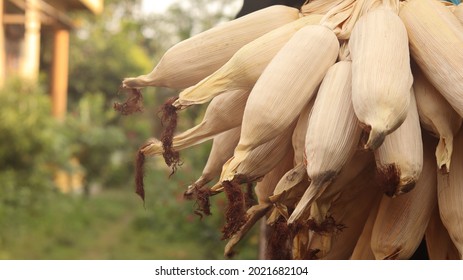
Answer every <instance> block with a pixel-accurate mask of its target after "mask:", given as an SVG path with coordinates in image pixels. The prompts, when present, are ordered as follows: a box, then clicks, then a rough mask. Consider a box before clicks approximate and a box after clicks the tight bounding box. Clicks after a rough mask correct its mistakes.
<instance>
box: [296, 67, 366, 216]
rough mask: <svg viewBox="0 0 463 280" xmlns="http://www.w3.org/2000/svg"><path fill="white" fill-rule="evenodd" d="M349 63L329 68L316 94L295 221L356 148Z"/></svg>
mask: <svg viewBox="0 0 463 280" xmlns="http://www.w3.org/2000/svg"><path fill="white" fill-rule="evenodd" d="M351 77H352V75H351V62H350V61H340V62H338V63H336V64H335V65H333V66H332V67H330V69H329V70H328V72H327V73H326V75H325V78H324V79H323V82H322V84H321V86H320V89H319V91H318V93H317V97H316V99H315V103H314V106H313V109H312V113H311V115H310V118H309V124H308V128H307V134H306V141H305V143H306V144H305V146H306V148H305V154H306V157H307V174H308V175H309V178H310V179H311V184H310V186H309V188H308V189H307V191H306V193H304V196H303V197H302V198H301V200H300V202H299V203H298V205H297V207H296V209H295V210H294V212H293V213H292V214H291V216H290V218H289V220H288V223H289V224H291V223H293V222H295V221H297V220H298V219H299V218H300V217H301V215H302V214H303V213H304V211H305V209H308V208H307V207H308V206H310V204H311V203H312V201H313V199H314V198H316V196H318V195H319V194H320V193H321V192H323V191H324V189H325V188H326V187H327V186H328V185H329V184H331V182H332V181H333V179H334V178H335V177H336V176H337V174H338V173H339V172H340V171H341V169H342V168H343V166H344V164H345V163H346V162H347V161H348V160H349V158H350V157H351V156H352V155H353V153H354V152H355V150H356V149H357V148H358V143H359V139H360V127H359V123H358V119H357V117H356V116H355V113H354V109H353V107H352V103H351V90H352V84H351V80H352V79H351Z"/></svg>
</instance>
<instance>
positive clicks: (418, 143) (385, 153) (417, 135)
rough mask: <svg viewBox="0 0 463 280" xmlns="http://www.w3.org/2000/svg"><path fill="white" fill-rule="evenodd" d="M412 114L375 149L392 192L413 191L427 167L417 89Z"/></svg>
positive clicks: (381, 176) (381, 175)
mask: <svg viewBox="0 0 463 280" xmlns="http://www.w3.org/2000/svg"><path fill="white" fill-rule="evenodd" d="M409 95H410V96H411V98H410V99H411V102H410V106H409V108H408V115H407V118H406V119H405V121H404V122H403V124H402V125H401V126H400V127H399V128H398V129H397V130H395V131H394V132H393V133H391V134H389V135H388V136H387V137H386V139H385V140H384V143H383V144H382V145H381V146H380V147H379V148H378V149H377V150H376V151H375V158H376V166H377V171H378V179H379V182H380V184H381V187H382V188H383V190H384V192H385V193H386V194H387V195H388V196H398V195H401V194H403V193H406V192H409V191H410V190H412V189H413V188H414V186H415V183H416V181H417V180H418V178H419V177H420V174H421V170H422V168H423V144H422V140H421V127H420V121H419V117H418V110H417V106H416V102H415V96H414V93H413V90H412V91H411V93H410V94H409Z"/></svg>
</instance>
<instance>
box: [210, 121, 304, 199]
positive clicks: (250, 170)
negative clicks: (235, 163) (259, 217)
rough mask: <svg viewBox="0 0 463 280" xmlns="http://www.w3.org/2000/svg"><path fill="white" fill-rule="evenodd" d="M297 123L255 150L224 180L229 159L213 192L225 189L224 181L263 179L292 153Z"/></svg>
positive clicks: (239, 181) (249, 181) (241, 181)
mask: <svg viewBox="0 0 463 280" xmlns="http://www.w3.org/2000/svg"><path fill="white" fill-rule="evenodd" d="M295 125H296V123H295V122H294V123H293V124H292V125H290V126H289V127H288V128H286V130H285V131H284V133H282V134H280V135H278V136H277V137H275V138H274V139H272V140H270V141H268V142H267V143H264V144H262V145H260V146H258V147H257V148H255V149H253V150H252V151H251V152H250V153H249V156H248V157H247V158H246V159H245V160H244V161H243V162H242V164H241V165H240V166H239V168H238V169H237V172H236V173H235V174H234V176H233V177H229V178H224V173H223V171H224V170H226V169H227V166H228V164H230V161H231V159H229V160H228V161H227V162H226V163H225V164H224V166H223V168H222V174H221V177H220V180H219V182H218V183H217V184H215V185H214V186H213V187H212V188H211V190H212V191H213V192H219V191H221V190H222V189H223V184H222V183H223V182H224V181H230V182H231V181H234V182H236V183H238V184H244V183H251V182H255V181H258V180H260V179H262V177H263V176H264V175H265V174H267V173H268V172H270V171H271V170H272V169H273V168H274V167H275V166H277V165H278V163H279V162H280V161H281V160H282V159H283V158H284V157H285V156H286V155H287V154H288V153H290V152H291V134H292V132H293V131H294V127H295ZM291 154H292V152H291Z"/></svg>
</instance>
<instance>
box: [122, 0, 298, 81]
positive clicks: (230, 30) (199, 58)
mask: <svg viewBox="0 0 463 280" xmlns="http://www.w3.org/2000/svg"><path fill="white" fill-rule="evenodd" d="M298 18H299V10H298V9H295V8H290V7H286V6H281V5H275V6H271V7H268V8H265V9H262V10H259V11H255V12H253V13H250V14H248V15H245V16H243V17H240V18H237V19H234V20H231V21H229V22H225V23H223V24H221V25H218V26H216V27H213V28H211V29H209V30H206V31H204V32H202V33H199V34H197V35H195V36H193V37H190V38H188V39H186V40H184V41H181V42H180V43H178V44H176V45H174V46H173V47H171V48H170V49H169V50H167V52H166V53H165V54H164V55H163V57H162V58H161V60H160V61H159V62H158V64H157V65H156V67H155V68H154V69H153V70H152V71H151V72H150V73H149V74H146V75H141V76H138V77H135V78H126V79H124V81H123V82H122V83H123V86H124V87H126V88H141V87H147V86H156V87H169V88H174V89H183V88H187V87H189V86H192V85H194V84H196V83H198V82H199V81H200V80H202V79H204V78H205V77H207V76H208V75H210V74H212V73H213V72H214V71H216V70H217V69H219V68H220V67H221V66H222V65H223V64H225V63H226V62H227V61H228V60H229V59H230V58H231V57H232V56H233V55H234V54H235V53H236V52H237V51H238V50H239V49H240V48H241V47H242V46H244V45H246V44H247V43H249V42H251V41H253V40H255V39H257V38H259V37H260V36H262V35H264V34H266V33H267V32H270V31H272V30H274V29H275V28H278V27H280V26H282V25H285V24H286V23H289V22H292V21H294V20H297V19H298Z"/></svg>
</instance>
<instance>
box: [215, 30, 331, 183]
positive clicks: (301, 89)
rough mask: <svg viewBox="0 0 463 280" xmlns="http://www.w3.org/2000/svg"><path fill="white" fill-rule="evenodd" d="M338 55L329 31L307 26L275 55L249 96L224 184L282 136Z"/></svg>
mask: <svg viewBox="0 0 463 280" xmlns="http://www.w3.org/2000/svg"><path fill="white" fill-rule="evenodd" d="M338 51H339V42H338V40H337V38H336V36H335V35H334V33H333V32H332V31H331V30H330V29H328V28H327V27H324V26H320V25H309V26H306V27H304V28H302V29H300V30H299V31H298V32H296V34H294V36H293V37H292V38H291V39H290V40H289V42H288V43H287V44H286V45H285V46H284V47H283V48H282V49H281V50H280V51H279V52H278V54H277V55H276V56H275V57H274V59H273V60H272V61H271V62H270V64H269V65H268V66H267V68H265V71H264V72H263V73H262V75H261V76H260V78H259V80H258V81H257V83H256V85H255V86H254V88H253V89H252V91H251V94H250V95H249V99H248V102H247V104H246V108H245V110H244V115H243V126H242V128H241V137H240V142H239V143H238V146H237V147H236V149H235V154H234V156H233V158H232V161H231V162H230V164H229V166H228V168H227V170H226V171H225V172H224V174H225V175H224V176H223V178H225V180H227V179H228V178H231V177H233V176H234V174H235V173H236V170H237V168H238V166H239V165H240V164H241V162H242V161H243V160H244V159H245V158H246V157H247V156H248V154H249V152H250V151H251V150H252V149H253V148H254V147H257V146H259V145H260V144H262V143H265V142H267V141H269V140H270V139H272V138H274V137H275V136H277V135H279V134H281V133H282V132H283V131H284V130H285V129H286V128H287V127H288V125H290V124H291V123H293V122H294V121H295V120H296V119H297V117H298V116H299V114H300V112H301V111H302V109H303V108H304V106H305V105H306V104H307V103H308V102H309V101H310V100H311V99H312V96H313V94H314V90H315V89H316V88H317V86H318V84H319V83H320V82H321V80H322V79H323V76H324V75H325V73H326V71H327V70H328V68H329V67H330V66H331V65H333V64H334V62H335V61H336V57H337V54H338Z"/></svg>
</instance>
